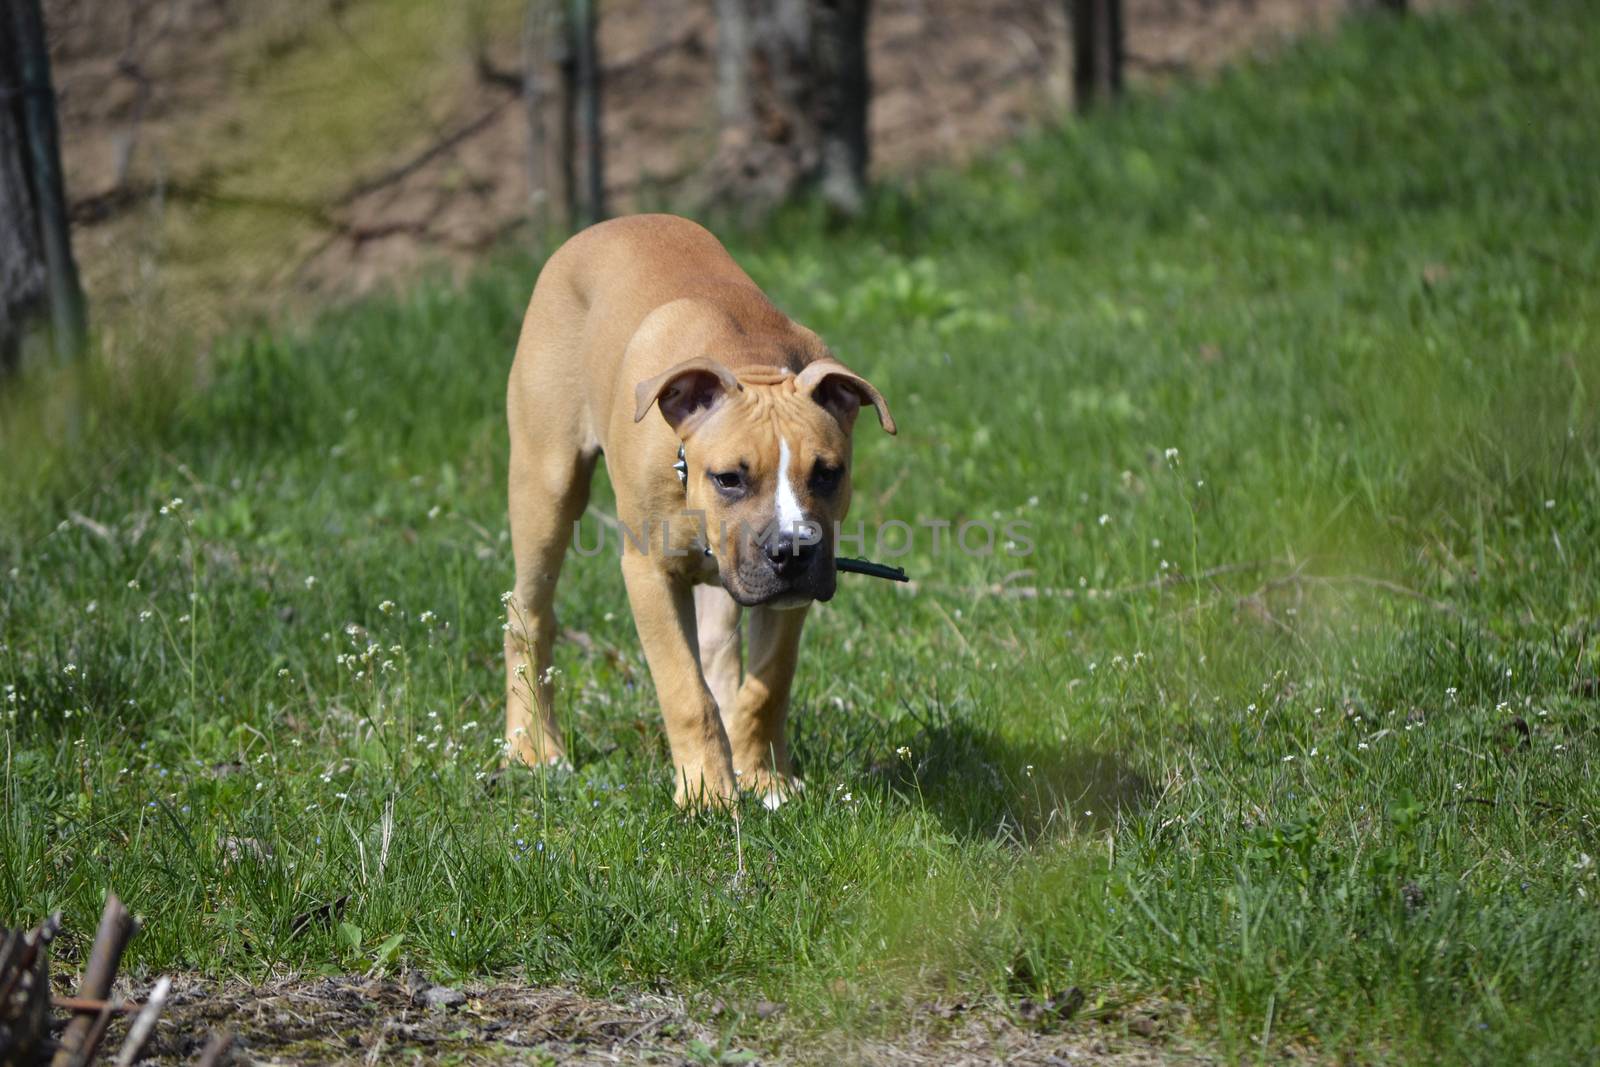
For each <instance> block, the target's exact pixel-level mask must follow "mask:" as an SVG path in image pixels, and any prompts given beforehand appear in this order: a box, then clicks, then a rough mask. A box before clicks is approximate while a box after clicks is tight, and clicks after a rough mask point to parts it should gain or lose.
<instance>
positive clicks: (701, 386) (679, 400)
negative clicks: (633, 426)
mask: <svg viewBox="0 0 1600 1067" xmlns="http://www.w3.org/2000/svg"><path fill="white" fill-rule="evenodd" d="M742 388H744V387H743V386H741V385H740V384H739V379H737V378H735V377H734V376H733V372H732V371H730V370H729V369H728V368H727V367H724V366H723V365H722V364H720V363H718V362H717V361H716V360H714V359H709V358H707V357H705V356H697V357H696V358H694V359H689V360H684V361H683V362H682V363H680V364H678V365H677V366H676V367H673V368H672V369H671V370H669V371H667V372H665V373H663V374H658V375H656V376H655V377H654V378H650V379H647V380H646V381H642V382H640V383H639V386H638V388H637V389H635V390H634V400H635V406H634V411H633V421H634V422H638V421H640V420H641V419H643V418H644V417H645V416H646V415H648V414H650V406H651V405H652V404H659V405H660V406H661V417H662V418H664V419H666V420H667V422H668V424H669V425H671V427H672V428H673V429H674V430H676V431H677V432H678V436H679V437H685V436H687V435H688V433H689V431H690V430H692V429H693V428H694V426H695V424H696V423H698V422H699V421H700V420H701V419H703V418H705V416H706V415H708V414H709V413H710V412H711V409H712V408H714V407H716V406H717V404H719V403H720V402H721V401H722V399H723V398H724V397H725V396H728V395H729V394H731V393H737V392H738V391H739V390H740V389H742Z"/></svg>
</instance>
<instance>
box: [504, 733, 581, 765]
mask: <svg viewBox="0 0 1600 1067" xmlns="http://www.w3.org/2000/svg"><path fill="white" fill-rule="evenodd" d="M501 766H502V767H506V768H510V767H527V768H528V769H529V770H534V771H550V772H552V773H555V774H571V773H572V761H571V760H570V759H568V758H567V754H566V753H565V752H563V751H562V750H561V748H560V746H559V745H556V744H555V743H554V742H551V741H549V740H548V739H547V740H546V741H545V744H544V746H543V747H542V748H541V747H540V746H537V745H535V744H534V743H533V742H532V741H530V740H529V739H528V738H527V737H526V736H525V735H523V734H520V733H519V734H518V735H516V736H515V737H513V738H512V739H511V740H509V741H507V742H506V747H505V757H504V758H503V759H502V760H501Z"/></svg>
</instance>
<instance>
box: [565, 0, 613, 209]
mask: <svg viewBox="0 0 1600 1067" xmlns="http://www.w3.org/2000/svg"><path fill="white" fill-rule="evenodd" d="M598 22H599V18H598V16H597V15H596V13H595V6H594V0H571V2H570V7H569V9H568V19H567V25H568V31H569V33H570V35H571V40H572V53H573V57H574V61H575V62H574V66H575V67H576V68H577V69H576V79H575V80H576V83H577V84H576V89H577V99H576V101H575V104H576V108H575V110H576V112H577V114H576V116H575V120H576V123H577V127H578V141H579V142H580V144H581V156H582V160H583V165H582V175H583V177H582V191H581V195H580V196H579V197H578V201H579V204H578V217H577V219H576V220H575V224H576V225H577V226H591V225H593V224H594V223H596V222H599V221H600V220H601V219H603V218H605V217H606V183H605V145H604V142H603V141H602V139H601V134H600V114H601V111H600V98H601V83H602V76H601V71H600V55H599V50H598V48H597V46H596V42H595V34H596V29H597V24H598Z"/></svg>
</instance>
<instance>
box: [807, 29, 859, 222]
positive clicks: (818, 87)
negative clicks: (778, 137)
mask: <svg viewBox="0 0 1600 1067" xmlns="http://www.w3.org/2000/svg"><path fill="white" fill-rule="evenodd" d="M869 7H870V3H869V0H813V2H812V7H811V72H812V80H813V86H814V93H815V96H816V104H815V110H816V117H817V134H818V138H819V140H820V142H821V143H820V145H819V146H818V147H819V150H820V160H819V162H818V166H817V184H818V188H819V190H820V191H821V193H822V198H823V200H824V201H825V202H826V203H827V204H828V206H829V207H831V208H832V209H833V210H835V211H837V212H839V213H840V214H842V215H847V216H856V215H859V214H861V212H862V211H863V210H865V208H866V199H867V153H868V150H869V145H868V140H867V105H868V102H869V100H870V98H871V96H872V82H871V78H870V75H869V72H868V69H867V14H868V9H869Z"/></svg>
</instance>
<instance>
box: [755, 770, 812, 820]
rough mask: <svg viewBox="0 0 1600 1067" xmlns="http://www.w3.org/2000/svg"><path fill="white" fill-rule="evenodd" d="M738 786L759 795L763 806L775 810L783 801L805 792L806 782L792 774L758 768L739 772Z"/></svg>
mask: <svg viewBox="0 0 1600 1067" xmlns="http://www.w3.org/2000/svg"><path fill="white" fill-rule="evenodd" d="M739 788H741V789H743V790H744V791H745V792H747V793H751V794H753V795H755V796H758V797H760V798H761V806H762V807H763V808H766V809H767V810H768V811H777V810H778V809H779V808H781V807H783V805H784V804H785V802H787V801H789V800H792V799H794V798H795V797H797V796H799V795H800V794H801V793H803V792H805V788H806V784H805V783H804V782H802V781H801V780H800V779H798V778H796V777H795V776H794V775H792V774H779V773H778V772H776V771H769V770H767V769H765V768H760V769H757V770H753V771H742V772H740V774H739Z"/></svg>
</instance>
